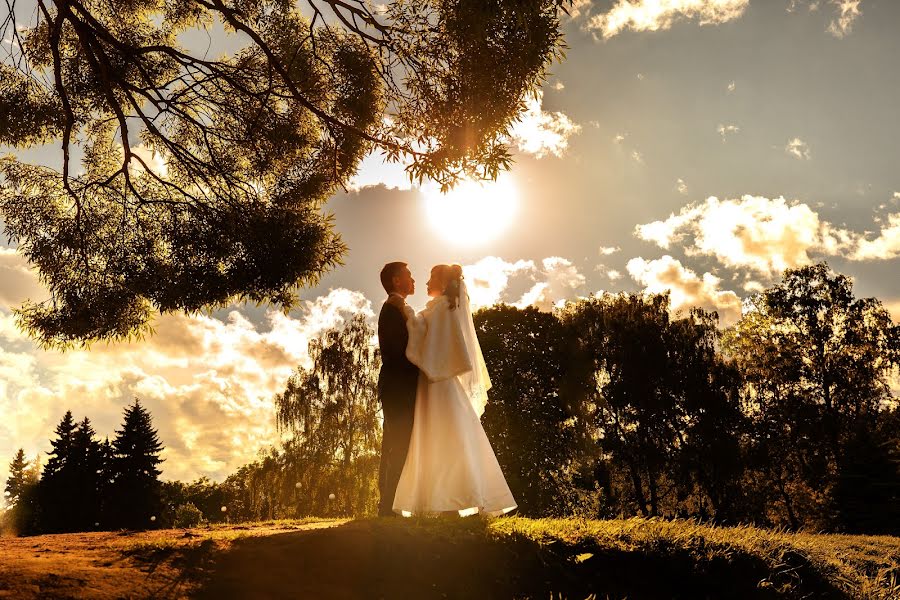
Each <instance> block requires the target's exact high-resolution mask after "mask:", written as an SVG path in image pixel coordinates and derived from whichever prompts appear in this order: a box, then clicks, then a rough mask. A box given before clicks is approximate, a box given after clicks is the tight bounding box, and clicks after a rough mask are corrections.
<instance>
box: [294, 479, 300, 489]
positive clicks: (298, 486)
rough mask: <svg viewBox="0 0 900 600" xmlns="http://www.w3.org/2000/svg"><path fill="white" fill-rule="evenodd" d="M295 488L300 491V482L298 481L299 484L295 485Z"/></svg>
mask: <svg viewBox="0 0 900 600" xmlns="http://www.w3.org/2000/svg"><path fill="white" fill-rule="evenodd" d="M294 488H295V489H298V490H299V489H300V482H299V481H298V482H297V483H295V484H294Z"/></svg>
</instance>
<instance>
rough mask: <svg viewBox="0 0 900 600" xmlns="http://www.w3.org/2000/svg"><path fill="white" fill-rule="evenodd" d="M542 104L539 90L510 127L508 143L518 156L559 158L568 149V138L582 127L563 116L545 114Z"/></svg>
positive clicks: (561, 114)
mask: <svg viewBox="0 0 900 600" xmlns="http://www.w3.org/2000/svg"><path fill="white" fill-rule="evenodd" d="M543 101H544V93H543V91H541V90H538V91H537V92H536V93H535V95H534V96H530V97H528V98H527V99H526V102H525V111H524V112H523V113H522V114H521V115H519V120H518V121H516V122H515V123H513V126H512V129H511V131H510V140H511V142H512V143H513V144H515V145H516V146H518V148H519V150H520V151H521V152H525V153H526V154H532V155H534V156H535V157H536V158H543V157H544V156H547V155H548V154H553V155H554V156H557V157H562V156H563V154H565V152H566V149H567V148H568V146H569V138H570V137H571V136H573V135H575V134H577V133H578V132H580V131H581V125H578V124H577V123H574V122H573V121H572V120H571V119H570V118H569V117H567V116H566V115H565V114H564V113H561V112H548V111H545V110H544V109H543Z"/></svg>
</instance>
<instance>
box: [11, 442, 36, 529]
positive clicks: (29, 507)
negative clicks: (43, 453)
mask: <svg viewBox="0 0 900 600" xmlns="http://www.w3.org/2000/svg"><path fill="white" fill-rule="evenodd" d="M39 468H40V461H39V456H38V457H36V458H35V459H34V461H32V462H31V463H29V462H28V461H27V460H25V451H24V450H23V449H21V448H20V449H19V451H18V452H17V453H16V456H15V458H13V461H12V463H10V465H9V478H8V479H7V480H6V489H5V492H6V494H5V495H6V506H7V509H8V510H7V512H6V513H5V515H4V518H3V521H4V523H3V528H4V529H7V530H9V531H11V532H13V533H19V534H27V533H31V532H33V531H34V530H35V529H36V522H35V514H36V511H35V507H36V503H37V499H36V497H35V492H36V490H37V482H38V476H39Z"/></svg>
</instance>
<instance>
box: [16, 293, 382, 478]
mask: <svg viewBox="0 0 900 600" xmlns="http://www.w3.org/2000/svg"><path fill="white" fill-rule="evenodd" d="M356 313H362V314H364V315H367V316H369V317H372V316H374V315H373V313H372V309H371V305H370V303H369V301H368V300H366V299H365V297H364V296H362V294H360V293H359V292H354V291H350V290H346V289H335V290H332V291H330V292H329V293H328V294H327V295H324V296H322V297H319V298H317V299H316V300H313V301H308V302H306V303H304V306H303V307H302V309H301V310H300V311H299V314H297V315H296V316H292V315H285V314H283V313H281V312H279V311H270V312H268V313H267V314H266V317H265V322H264V323H263V324H261V325H255V324H254V323H252V322H250V321H249V320H248V319H247V318H246V317H245V316H244V315H243V314H242V313H241V312H240V311H237V310H235V311H232V312H231V313H229V314H228V317H227V318H226V319H225V320H224V321H223V320H219V319H216V318H213V317H209V316H204V315H190V316H188V315H183V314H173V315H165V316H163V317H160V318H159V319H158V322H157V323H156V330H157V333H156V335H154V336H152V337H150V338H148V339H146V340H144V341H141V342H133V343H116V344H109V345H102V344H96V345H95V346H93V347H92V349H91V350H90V351H86V350H74V351H70V352H67V353H59V352H55V351H46V352H45V351H41V350H38V349H37V348H36V347H35V346H34V344H33V343H32V342H31V341H30V340H28V339H26V338H25V337H24V336H23V335H22V334H21V333H19V332H18V331H17V330H16V329H15V327H14V325H13V324H12V317H11V315H9V313H7V312H5V311H0V457H10V456H12V453H14V452H15V451H16V449H17V448H19V447H23V448H24V449H25V451H26V453H27V454H28V455H29V456H33V455H34V454H35V453H36V452H38V451H47V450H49V439H50V437H51V436H52V431H53V428H54V427H55V426H56V424H57V423H58V422H59V419H60V418H62V416H63V414H64V413H65V411H66V410H68V409H72V410H73V413H74V414H75V417H76V418H77V419H80V418H82V417H84V416H87V417H89V418H90V419H91V421H92V422H93V424H94V428H95V430H96V431H97V432H98V434H99V436H100V438H101V439H102V438H103V437H106V436H107V435H108V436H110V437H112V436H113V435H114V430H115V429H116V428H118V427H119V426H120V425H121V423H120V421H121V414H122V409H123V407H124V406H126V405H127V404H129V403H130V402H131V401H132V400H133V398H135V397H138V398H140V399H141V402H142V403H143V404H144V405H145V406H146V407H147V408H148V409H149V410H150V412H151V413H152V415H153V420H154V426H155V427H156V428H157V429H158V430H159V435H160V439H161V440H162V441H163V443H164V444H165V447H166V448H165V451H164V453H163V458H164V459H165V462H164V463H163V464H162V469H163V478H165V479H194V478H196V477H199V476H201V475H206V476H209V477H211V478H213V479H221V478H223V477H225V476H226V475H228V474H229V473H231V472H233V471H234V470H235V469H236V468H237V467H239V466H240V465H242V464H244V463H246V462H248V461H250V460H253V459H254V458H255V456H256V453H257V451H258V450H259V449H261V448H263V447H265V446H266V445H268V444H271V443H272V442H274V441H275V440H276V438H277V434H276V432H275V428H274V407H273V405H272V397H273V396H274V395H275V394H276V393H278V392H280V391H282V389H283V386H284V384H285V382H286V380H287V378H288V377H289V376H290V374H291V372H292V371H293V370H294V369H295V368H296V367H297V365H299V364H303V365H305V366H308V363H309V357H308V352H307V348H308V344H309V341H310V340H311V339H313V338H314V337H315V336H316V335H318V334H319V333H320V332H322V331H323V330H325V329H328V328H329V327H333V326H335V325H338V324H340V323H341V322H343V321H344V320H345V319H347V318H348V317H349V316H350V315H351V314H356ZM7 462H8V460H7V459H3V460H0V468H5V466H6V464H7ZM2 476H3V473H0V478H2Z"/></svg>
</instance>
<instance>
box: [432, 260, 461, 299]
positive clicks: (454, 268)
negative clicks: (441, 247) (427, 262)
mask: <svg viewBox="0 0 900 600" xmlns="http://www.w3.org/2000/svg"><path fill="white" fill-rule="evenodd" d="M434 269H435V270H437V272H438V275H439V277H440V278H441V281H443V283H444V295H445V296H447V300H448V301H449V302H450V310H453V309H454V308H456V307H457V306H458V305H459V290H460V281H462V278H463V273H462V267H461V266H459V265H437V266H435V267H434Z"/></svg>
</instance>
